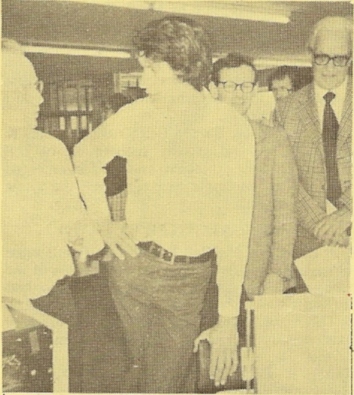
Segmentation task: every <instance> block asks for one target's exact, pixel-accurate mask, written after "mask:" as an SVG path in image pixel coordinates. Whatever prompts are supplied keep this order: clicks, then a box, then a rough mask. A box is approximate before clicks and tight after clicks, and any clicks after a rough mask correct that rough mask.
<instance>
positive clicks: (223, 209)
mask: <svg viewBox="0 0 354 395" xmlns="http://www.w3.org/2000/svg"><path fill="white" fill-rule="evenodd" d="M228 122H229V128H230V132H231V133H227V134H226V136H225V137H226V138H225V139H223V140H225V142H226V143H227V142H229V144H228V147H225V154H226V155H225V157H224V166H226V169H225V170H224V171H222V173H221V174H222V175H221V177H222V178H223V180H224V182H223V183H222V188H220V195H221V197H220V201H219V211H220V223H219V227H218V237H217V240H218V242H217V245H216V253H217V265H218V271H217V284H218V288H219V306H218V310H219V315H220V316H225V317H235V316H237V315H238V314H239V303H240V296H241V290H242V283H243V279H244V272H245V267H246V263H247V259H248V249H249V238H250V230H251V220H252V212H253V199H254V171H255V144H254V135H253V131H252V128H251V126H250V124H249V123H248V121H247V120H246V119H245V118H243V117H240V116H238V117H237V118H236V119H235V121H234V122H230V119H228Z"/></svg>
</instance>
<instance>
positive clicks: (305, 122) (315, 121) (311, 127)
mask: <svg viewBox="0 0 354 395" xmlns="http://www.w3.org/2000/svg"><path fill="white" fill-rule="evenodd" d="M299 101H300V103H301V104H300V112H299V113H300V114H301V117H302V119H301V124H302V126H303V132H304V133H306V135H307V138H308V139H309V140H310V141H311V142H312V143H313V144H314V145H315V146H317V147H318V148H319V150H320V153H321V157H322V160H323V161H324V160H325V157H324V151H323V145H322V131H321V124H320V121H319V118H318V110H317V105H316V100H315V89H314V85H313V83H311V84H309V85H307V86H306V87H305V88H304V89H303V91H302V95H301V96H300V97H299Z"/></svg>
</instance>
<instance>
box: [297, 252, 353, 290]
mask: <svg viewBox="0 0 354 395" xmlns="http://www.w3.org/2000/svg"><path fill="white" fill-rule="evenodd" d="M295 265H296V267H297V268H298V269H299V272H300V274H301V276H302V277H303V279H304V281H305V283H306V285H307V287H308V289H309V291H310V293H312V294H325V295H333V294H342V295H343V294H347V293H349V292H350V248H340V247H327V246H326V247H322V248H319V249H318V250H315V251H312V252H311V253H309V254H307V255H304V256H303V257H301V258H299V259H297V260H296V261H295Z"/></svg>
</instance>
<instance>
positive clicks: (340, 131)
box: [277, 17, 353, 258]
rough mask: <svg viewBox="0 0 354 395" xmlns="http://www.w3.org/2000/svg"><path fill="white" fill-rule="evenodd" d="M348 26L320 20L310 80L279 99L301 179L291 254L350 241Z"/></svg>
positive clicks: (335, 19) (346, 22)
mask: <svg viewBox="0 0 354 395" xmlns="http://www.w3.org/2000/svg"><path fill="white" fill-rule="evenodd" d="M352 29H353V26H352V22H351V21H350V20H349V19H347V18H342V17H326V18H324V19H322V20H320V21H319V22H318V23H317V24H316V25H315V26H314V29H313V31H312V34H311V37H310V40H309V44H308V48H309V51H310V53H311V56H312V68H313V76H314V81H313V83H312V84H310V85H307V86H306V87H304V88H303V89H301V90H300V91H298V92H296V93H295V94H293V95H291V96H289V98H286V99H285V100H283V101H281V102H279V103H278V108H277V119H278V121H279V123H280V125H282V126H283V127H284V128H285V130H286V132H287V134H288V136H289V138H290V140H291V143H292V146H293V152H294V155H295V160H296V163H297V168H298V173H299V180H300V190H299V199H298V209H297V211H298V221H299V229H298V240H297V243H296V247H295V251H294V255H295V258H298V257H300V256H303V255H305V254H307V253H308V252H310V251H312V250H314V249H316V248H318V247H320V246H321V245H323V244H326V245H330V246H346V245H348V243H349V237H348V234H349V233H350V227H351V205H352V197H351V130H352V82H351V78H350V77H349V76H348V72H349V67H350V64H351V62H352ZM329 203H331V205H333V206H334V207H332V210H330V209H329V207H330V206H331V205H330V204H329ZM333 209H334V211H333ZM331 211H332V213H330V212H331Z"/></svg>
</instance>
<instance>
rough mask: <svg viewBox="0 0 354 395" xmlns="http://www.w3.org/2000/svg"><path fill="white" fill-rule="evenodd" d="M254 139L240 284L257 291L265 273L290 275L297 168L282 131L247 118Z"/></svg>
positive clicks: (256, 293) (287, 276) (259, 290)
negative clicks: (249, 224)
mask: <svg viewBox="0 0 354 395" xmlns="http://www.w3.org/2000/svg"><path fill="white" fill-rule="evenodd" d="M250 123H251V126H252V129H253V132H254V135H255V141H256V168H255V195H254V208H253V217H252V227H251V235H250V245H249V257H248V262H247V265H246V269H245V281H244V286H245V289H246V291H247V293H248V294H250V293H251V294H253V295H259V294H260V293H261V287H262V285H263V283H264V280H265V278H266V276H267V274H268V273H276V274H278V275H279V276H280V277H283V278H286V279H290V278H291V277H292V262H293V248H294V243H295V238H296V198H297V186H298V180H297V172H296V165H295V161H294V159H293V155H292V152H291V148H290V144H289V142H288V139H287V137H286V135H285V133H284V132H283V131H282V130H277V129H275V128H271V127H269V126H265V125H263V124H261V123H260V122H256V121H250Z"/></svg>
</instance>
